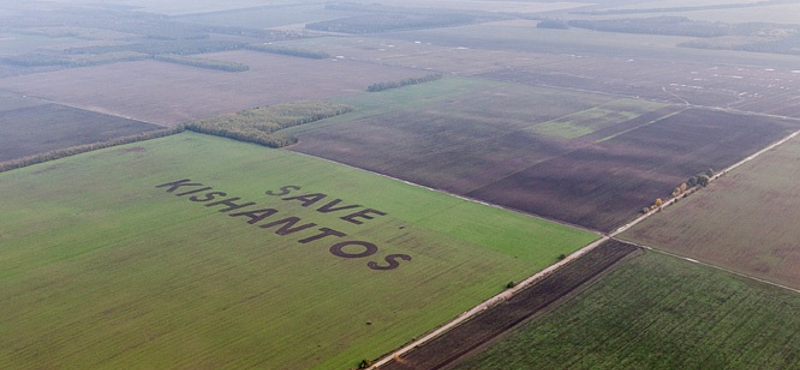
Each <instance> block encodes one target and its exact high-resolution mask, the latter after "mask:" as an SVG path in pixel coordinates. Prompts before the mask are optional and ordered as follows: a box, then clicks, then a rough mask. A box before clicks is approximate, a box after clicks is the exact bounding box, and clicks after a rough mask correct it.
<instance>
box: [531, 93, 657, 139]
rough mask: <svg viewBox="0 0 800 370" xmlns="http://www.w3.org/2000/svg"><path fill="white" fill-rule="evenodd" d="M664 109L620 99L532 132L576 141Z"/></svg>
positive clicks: (540, 125)
mask: <svg viewBox="0 0 800 370" xmlns="http://www.w3.org/2000/svg"><path fill="white" fill-rule="evenodd" d="M664 107H665V105H664V104H659V103H653V102H650V101H647V100H641V99H620V100H615V101H611V102H609V103H607V104H603V105H601V106H597V107H594V108H590V109H587V110H584V111H580V112H575V113H572V114H568V115H566V116H564V117H559V118H557V119H554V120H552V121H547V122H544V123H541V124H538V125H535V126H533V127H531V128H530V130H531V131H533V132H536V133H539V134H543V135H549V136H554V137H559V138H564V139H575V138H579V137H581V136H585V135H589V134H591V133H594V132H597V131H598V130H601V129H604V128H608V127H612V126H614V125H618V124H620V123H623V122H625V121H628V120H632V119H634V118H636V117H639V116H641V115H642V114H644V113H648V112H654V111H656V110H659V109H661V108H664Z"/></svg>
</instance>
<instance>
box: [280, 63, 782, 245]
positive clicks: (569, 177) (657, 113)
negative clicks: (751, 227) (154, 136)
mask: <svg viewBox="0 0 800 370" xmlns="http://www.w3.org/2000/svg"><path fill="white" fill-rule="evenodd" d="M448 80H449V81H448ZM452 81H453V79H445V80H444V81H442V82H440V81H437V82H432V83H426V84H424V85H421V86H414V87H410V88H408V89H409V90H408V91H414V92H416V95H413V94H412V93H411V92H400V91H388V92H384V93H372V94H365V99H366V101H365V102H363V103H362V104H361V106H364V107H366V108H365V110H367V113H362V114H361V115H360V116H359V115H356V116H351V115H343V116H340V117H337V118H335V120H334V121H331V122H327V123H326V121H320V122H321V124H320V125H319V126H317V124H312V125H308V126H306V127H303V128H301V129H300V131H295V132H294V133H297V134H298V136H299V139H300V143H299V144H298V145H296V146H293V147H291V149H292V150H296V151H300V152H304V153H309V154H312V155H316V156H321V157H324V158H329V159H333V160H336V161H339V162H343V163H347V164H350V165H354V166H358V167H362V168H366V169H370V170H374V171H378V172H381V173H384V174H388V175H391V176H394V177H398V178H402V179H404V180H408V181H413V182H416V183H420V184H423V185H426V186H430V187H434V188H438V189H444V190H447V191H450V192H454V193H458V194H464V195H466V196H469V197H472V198H475V199H480V200H484V201H489V202H492V203H495V204H500V205H503V206H506V207H510V208H514V209H518V210H521V211H525V212H530V213H534V214H539V215H543V216H546V217H549V218H555V219H559V220H563V221H567V222H570V223H574V224H578V225H581V226H584V227H589V228H594V229H597V230H605V231H608V230H610V229H611V228H613V227H614V226H618V225H620V224H621V223H623V222H624V221H626V220H627V219H629V218H632V217H633V216H634V215H635V214H636V212H638V211H639V210H641V209H642V207H644V206H647V205H649V204H651V203H652V202H653V201H654V200H655V198H658V197H666V196H667V195H669V193H670V192H671V191H672V189H673V188H675V187H676V186H678V185H679V184H680V183H681V182H683V181H685V180H686V179H687V178H688V177H690V176H693V175H695V174H697V173H699V172H702V171H705V170H706V169H708V168H716V169H720V168H724V167H727V166H728V165H731V164H733V163H735V162H736V161H738V160H739V159H741V158H744V157H745V156H746V155H747V154H750V153H753V152H755V151H757V150H758V149H760V148H761V147H764V146H766V145H767V144H768V143H770V142H772V141H775V140H778V139H779V138H781V137H783V136H785V135H787V134H788V133H789V132H791V131H792V130H793V127H796V126H797V125H796V124H794V123H791V122H789V121H781V120H777V119H773V118H764V117H760V116H745V115H736V114H730V113H724V112H719V111H710V110H701V109H688V110H686V109H685V108H683V107H682V106H679V105H665V104H660V103H654V102H651V101H646V100H641V99H640V100H636V99H615V98H613V97H610V96H608V95H599V94H589V93H580V92H574V91H565V90H558V89H548V88H541V87H529V86H525V85H521V84H508V83H499V84H498V83H496V82H489V81H486V82H473V83H472V84H473V85H474V84H475V83H482V84H483V88H481V89H475V88H474V87H473V88H472V90H463V89H464V86H465V85H464V84H465V83H466V82H462V83H461V84H462V85H459V82H452ZM455 81H480V80H455ZM443 84H449V86H450V88H451V89H453V91H454V93H453V94H450V95H448V97H447V98H440V99H432V100H427V99H425V97H427V96H433V95H434V94H431V93H426V92H425V90H426V89H435V90H436V91H441V89H442V86H443ZM445 86H446V85H445ZM399 90H405V89H399ZM461 91H463V92H461ZM393 94H396V95H393ZM376 95H378V96H382V97H383V98H384V100H383V101H384V104H383V108H382V109H384V110H387V111H388V112H384V113H382V112H380V110H379V109H375V110H370V108H369V107H370V106H371V105H374V103H371V101H373V99H376V98H373V96H376ZM392 96H396V97H397V98H396V101H397V102H398V103H397V104H392ZM411 99H416V101H417V104H412V105H409V101H410V100H411ZM347 103H348V104H351V105H354V106H356V107H357V109H356V112H358V111H359V103H358V101H357V100H356V99H354V100H351V101H348V102H347ZM348 117H350V118H348Z"/></svg>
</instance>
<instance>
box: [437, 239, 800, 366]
mask: <svg viewBox="0 0 800 370" xmlns="http://www.w3.org/2000/svg"><path fill="white" fill-rule="evenodd" d="M798 310H800V297H798V295H797V294H794V293H792V292H789V291H786V290H783V289H780V288H776V287H772V286H768V285H766V284H761V283H757V282H754V281H752V280H748V279H744V278H741V277H738V276H733V275H731V274H728V273H725V272H722V271H717V270H713V269H708V268H706V267H705V266H702V265H697V264H693V263H690V262H687V261H682V260H679V259H676V258H672V257H668V256H664V255H662V254H659V253H655V252H647V253H645V254H644V255H642V256H639V257H637V258H634V259H631V260H629V261H627V262H624V263H623V264H622V265H621V266H619V267H618V268H617V269H615V270H614V271H612V272H611V273H610V274H608V275H606V276H604V277H603V278H602V279H600V280H599V281H597V282H596V283H595V284H594V285H593V286H591V287H590V288H589V289H587V290H585V291H583V292H580V293H579V294H577V295H576V296H574V297H571V298H568V299H567V300H566V301H564V302H563V304H562V305H561V307H559V308H558V309H557V310H555V311H553V312H550V313H548V314H547V315H543V316H540V317H538V318H536V319H534V320H533V321H531V322H530V323H527V324H523V327H521V328H520V329H519V330H516V331H514V332H512V333H510V334H509V335H508V336H506V337H504V338H502V339H501V340H499V341H498V342H496V343H495V344H494V345H492V346H491V347H489V348H488V349H487V350H486V351H485V352H483V353H481V354H478V355H476V356H475V357H474V358H470V359H467V360H465V361H464V362H463V363H461V364H459V365H458V366H453V367H450V368H452V369H457V370H473V369H512V368H535V369H543V370H547V369H563V368H564V367H565V366H568V367H569V369H575V370H581V369H618V368H620V364H624V366H625V368H630V369H654V370H660V369H663V370H668V369H698V370H700V369H730V370H738V369H742V370H745V369H793V368H797V367H798V366H800V346H798V345H797V344H798V343H799V342H800V317H798V316H797V315H796V314H795V313H796V312H797V311H798Z"/></svg>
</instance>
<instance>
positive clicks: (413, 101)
mask: <svg viewBox="0 0 800 370" xmlns="http://www.w3.org/2000/svg"><path fill="white" fill-rule="evenodd" d="M376 82H379V81H376ZM504 85H506V84H503V83H500V82H493V81H488V80H481V79H474V78H443V79H440V80H436V81H431V82H426V83H424V84H419V85H412V86H404V87H402V88H398V89H391V90H386V91H381V92H366V88H367V87H366V86H364V90H365V91H364V92H363V93H361V94H353V95H350V96H348V97H345V98H338V99H331V101H333V102H336V103H340V104H346V105H349V106H352V107H354V108H355V109H354V111H353V112H350V113H347V114H343V115H340V116H336V117H332V118H328V119H325V120H321V121H318V122H314V123H311V124H305V125H301V126H295V127H290V128H287V129H283V130H280V131H279V132H280V133H281V134H286V135H297V134H300V133H303V132H306V131H309V130H315V129H319V128H324V127H328V126H333V125H337V124H340V123H346V122H349V121H353V120H357V119H362V118H366V117H372V116H377V115H379V114H386V113H391V112H398V111H403V110H418V108H419V107H420V105H435V104H437V103H442V102H445V101H448V100H454V99H458V98H460V97H463V96H465V95H469V94H472V93H474V92H475V91H476V90H478V91H481V90H484V89H490V88H495V89H497V88H500V87H502V86H504Z"/></svg>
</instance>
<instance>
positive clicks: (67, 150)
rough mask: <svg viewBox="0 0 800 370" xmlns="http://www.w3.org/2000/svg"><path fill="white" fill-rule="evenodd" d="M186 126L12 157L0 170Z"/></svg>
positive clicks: (153, 135)
mask: <svg viewBox="0 0 800 370" xmlns="http://www.w3.org/2000/svg"><path fill="white" fill-rule="evenodd" d="M183 130H184V127H183V126H182V125H178V126H175V127H171V128H166V129H161V130H153V131H147V132H143V133H140V134H136V135H128V136H121V137H117V138H114V139H110V140H106V141H99V142H96V143H91V144H84V145H77V146H73V147H69V148H63V149H56V150H52V151H49V152H45V153H40V154H35V155H31V156H27V157H23V158H18V159H12V160H9V161H5V162H0V172H4V171H10V170H13V169H17V168H21V167H25V166H30V165H34V164H37V163H43V162H47V161H52V160H55V159H59V158H64V157H69V156H73V155H76V154H81V153H86V152H90V151H93V150H98V149H103V148H108V147H112V146H117V145H124V144H130V143H135V142H138V141H144V140H150V139H155V138H158V137H164V136H168V135H174V134H177V133H179V132H183Z"/></svg>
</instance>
